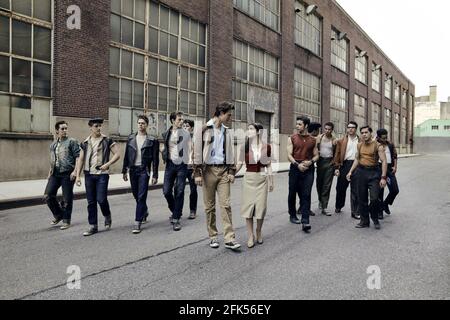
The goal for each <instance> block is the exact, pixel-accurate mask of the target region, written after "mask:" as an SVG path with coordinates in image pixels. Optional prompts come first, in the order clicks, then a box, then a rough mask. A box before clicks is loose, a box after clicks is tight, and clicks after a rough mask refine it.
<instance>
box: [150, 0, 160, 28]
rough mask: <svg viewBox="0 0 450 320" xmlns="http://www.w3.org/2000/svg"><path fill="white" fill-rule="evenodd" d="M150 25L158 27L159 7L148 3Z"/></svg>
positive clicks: (151, 2)
mask: <svg viewBox="0 0 450 320" xmlns="http://www.w3.org/2000/svg"><path fill="white" fill-rule="evenodd" d="M150 25H152V26H155V27H158V26H159V5H158V4H156V3H154V2H153V1H150Z"/></svg>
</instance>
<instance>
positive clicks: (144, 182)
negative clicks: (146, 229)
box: [130, 167, 150, 222]
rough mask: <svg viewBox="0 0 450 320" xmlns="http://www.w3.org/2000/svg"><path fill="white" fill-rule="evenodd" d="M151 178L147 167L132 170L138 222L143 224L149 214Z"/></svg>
mask: <svg viewBox="0 0 450 320" xmlns="http://www.w3.org/2000/svg"><path fill="white" fill-rule="evenodd" d="M149 181H150V176H149V175H148V172H147V168H145V167H132V168H130V183H131V190H132V191H133V196H134V199H135V200H136V222H142V221H143V220H144V218H145V215H146V214H147V212H148V207H147V195H148V184H149Z"/></svg>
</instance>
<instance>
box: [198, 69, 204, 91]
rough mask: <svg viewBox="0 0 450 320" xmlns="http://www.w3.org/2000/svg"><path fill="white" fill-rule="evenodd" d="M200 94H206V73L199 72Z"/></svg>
mask: <svg viewBox="0 0 450 320" xmlns="http://www.w3.org/2000/svg"><path fill="white" fill-rule="evenodd" d="M198 92H205V73H204V72H201V71H199V72H198Z"/></svg>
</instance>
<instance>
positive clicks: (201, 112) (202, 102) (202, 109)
mask: <svg viewBox="0 0 450 320" xmlns="http://www.w3.org/2000/svg"><path fill="white" fill-rule="evenodd" d="M197 115H198V116H200V117H203V116H204V115H205V96H204V95H201V94H199V95H198V110H197Z"/></svg>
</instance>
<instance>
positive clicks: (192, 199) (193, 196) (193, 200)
mask: <svg viewBox="0 0 450 320" xmlns="http://www.w3.org/2000/svg"><path fill="white" fill-rule="evenodd" d="M193 172H194V170H192V169H189V170H188V171H187V178H188V181H189V186H190V188H191V193H190V194H189V209H190V210H191V212H197V202H198V192H197V185H196V184H195V179H194V177H193V176H192V174H193Z"/></svg>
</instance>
